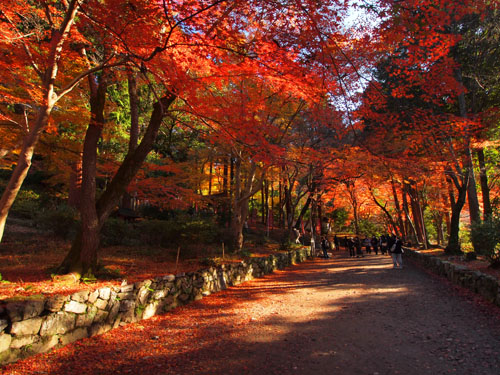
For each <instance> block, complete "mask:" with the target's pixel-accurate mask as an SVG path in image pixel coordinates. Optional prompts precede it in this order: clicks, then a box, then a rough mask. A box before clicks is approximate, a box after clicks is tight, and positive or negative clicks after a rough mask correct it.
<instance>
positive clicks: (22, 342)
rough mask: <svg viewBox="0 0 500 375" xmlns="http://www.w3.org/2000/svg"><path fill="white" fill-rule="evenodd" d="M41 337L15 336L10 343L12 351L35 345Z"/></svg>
mask: <svg viewBox="0 0 500 375" xmlns="http://www.w3.org/2000/svg"><path fill="white" fill-rule="evenodd" d="M39 340H40V336H38V335H25V336H14V337H13V338H12V341H11V343H10V348H11V349H21V348H22V347H24V346H27V345H33V343H35V342H38V341H39Z"/></svg>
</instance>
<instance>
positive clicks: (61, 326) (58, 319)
mask: <svg viewBox="0 0 500 375" xmlns="http://www.w3.org/2000/svg"><path fill="white" fill-rule="evenodd" d="M75 324H76V315H74V314H71V313H66V312H57V313H55V314H50V315H48V316H47V317H46V318H45V320H44V322H43V323H42V327H41V329H40V336H52V335H57V334H59V335H62V334H65V333H66V332H68V331H71V330H73V329H74V328H75Z"/></svg>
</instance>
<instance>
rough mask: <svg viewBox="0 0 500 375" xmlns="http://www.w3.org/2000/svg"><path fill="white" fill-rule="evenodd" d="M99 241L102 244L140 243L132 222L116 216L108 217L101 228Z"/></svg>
mask: <svg viewBox="0 0 500 375" xmlns="http://www.w3.org/2000/svg"><path fill="white" fill-rule="evenodd" d="M101 243H102V244H103V245H104V246H114V245H126V246H128V245H135V244H138V243H140V242H139V239H138V238H137V231H136V229H135V228H134V226H133V224H130V223H127V222H126V221H124V220H122V219H118V218H109V219H108V220H106V222H105V223H104V225H103V227H102V230H101Z"/></svg>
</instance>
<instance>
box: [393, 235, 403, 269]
mask: <svg viewBox="0 0 500 375" xmlns="http://www.w3.org/2000/svg"><path fill="white" fill-rule="evenodd" d="M390 251H391V256H392V264H393V268H399V269H401V268H403V242H402V241H401V239H400V238H396V240H395V241H394V244H393V245H392V246H391V249H390Z"/></svg>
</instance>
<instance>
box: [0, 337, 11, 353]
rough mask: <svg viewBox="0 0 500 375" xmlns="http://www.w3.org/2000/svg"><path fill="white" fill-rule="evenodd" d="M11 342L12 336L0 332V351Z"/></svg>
mask: <svg viewBox="0 0 500 375" xmlns="http://www.w3.org/2000/svg"><path fill="white" fill-rule="evenodd" d="M11 342H12V336H11V335H8V334H7V333H3V334H0V353H1V352H3V351H4V350H7V349H9V347H10V343H11Z"/></svg>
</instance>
